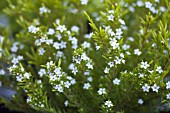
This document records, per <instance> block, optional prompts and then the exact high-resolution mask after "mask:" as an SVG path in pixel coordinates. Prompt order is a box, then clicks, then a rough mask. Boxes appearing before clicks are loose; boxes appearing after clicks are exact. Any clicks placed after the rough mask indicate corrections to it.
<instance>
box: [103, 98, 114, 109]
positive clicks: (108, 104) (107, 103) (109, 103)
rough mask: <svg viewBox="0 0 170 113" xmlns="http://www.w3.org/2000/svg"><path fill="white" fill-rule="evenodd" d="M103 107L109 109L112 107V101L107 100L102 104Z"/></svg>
mask: <svg viewBox="0 0 170 113" xmlns="http://www.w3.org/2000/svg"><path fill="white" fill-rule="evenodd" d="M104 105H105V106H107V107H108V108H110V107H112V106H113V103H112V101H110V100H108V101H106V102H105V103H104Z"/></svg>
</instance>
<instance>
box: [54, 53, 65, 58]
mask: <svg viewBox="0 0 170 113" xmlns="http://www.w3.org/2000/svg"><path fill="white" fill-rule="evenodd" d="M63 55H64V53H63V52H62V51H57V54H56V57H59V58H61V57H62V56H63Z"/></svg>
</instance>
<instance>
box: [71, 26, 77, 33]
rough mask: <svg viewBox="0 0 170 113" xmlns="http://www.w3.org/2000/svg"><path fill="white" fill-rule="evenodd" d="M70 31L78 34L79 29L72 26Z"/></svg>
mask: <svg viewBox="0 0 170 113" xmlns="http://www.w3.org/2000/svg"><path fill="white" fill-rule="evenodd" d="M71 31H73V32H76V33H78V32H79V27H78V26H72V27H71Z"/></svg>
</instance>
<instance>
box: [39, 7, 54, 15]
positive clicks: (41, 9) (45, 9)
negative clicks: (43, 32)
mask: <svg viewBox="0 0 170 113" xmlns="http://www.w3.org/2000/svg"><path fill="white" fill-rule="evenodd" d="M39 11H40V14H41V15H42V14H43V13H50V12H51V11H50V10H49V9H47V8H46V7H45V6H43V7H40V8H39Z"/></svg>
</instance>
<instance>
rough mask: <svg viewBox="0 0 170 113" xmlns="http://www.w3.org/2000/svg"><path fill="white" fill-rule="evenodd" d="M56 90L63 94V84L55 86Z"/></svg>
mask: <svg viewBox="0 0 170 113" xmlns="http://www.w3.org/2000/svg"><path fill="white" fill-rule="evenodd" d="M54 89H56V90H57V91H58V92H60V93H61V92H63V87H62V86H61V84H58V85H55V86H54Z"/></svg>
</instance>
